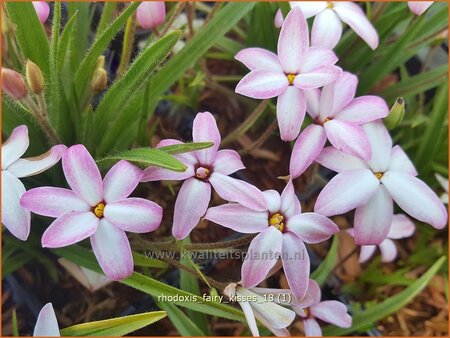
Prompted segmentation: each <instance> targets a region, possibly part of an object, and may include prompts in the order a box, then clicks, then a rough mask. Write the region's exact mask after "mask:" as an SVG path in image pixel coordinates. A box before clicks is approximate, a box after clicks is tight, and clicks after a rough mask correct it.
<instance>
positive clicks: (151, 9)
mask: <svg viewBox="0 0 450 338" xmlns="http://www.w3.org/2000/svg"><path fill="white" fill-rule="evenodd" d="M136 19H137V22H138V23H139V25H140V26H141V27H142V28H145V29H150V28H155V27H156V26H159V25H160V24H162V23H163V22H164V20H165V19H166V5H165V4H164V1H146V2H143V3H141V4H140V5H139V7H138V8H137V10H136Z"/></svg>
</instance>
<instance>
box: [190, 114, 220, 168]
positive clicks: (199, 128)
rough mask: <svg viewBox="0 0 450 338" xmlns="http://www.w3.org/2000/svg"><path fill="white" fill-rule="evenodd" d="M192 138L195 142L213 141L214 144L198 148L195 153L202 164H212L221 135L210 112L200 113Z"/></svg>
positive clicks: (194, 125) (196, 119)
mask: <svg viewBox="0 0 450 338" xmlns="http://www.w3.org/2000/svg"><path fill="white" fill-rule="evenodd" d="M192 140H193V141H194V142H213V143H214V144H213V146H212V147H210V148H207V149H203V150H198V151H196V152H195V154H196V155H197V157H198V160H199V161H200V164H202V165H212V164H213V162H214V158H215V156H216V154H217V150H219V147H220V142H221V137H220V132H219V128H218V127H217V123H216V119H215V118H214V116H212V114H211V113H210V112H204V113H198V114H197V116H196V117H195V119H194V124H193V126H192Z"/></svg>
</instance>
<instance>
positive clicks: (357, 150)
mask: <svg viewBox="0 0 450 338" xmlns="http://www.w3.org/2000/svg"><path fill="white" fill-rule="evenodd" d="M323 126H324V128H325V132H326V133H327V137H328V140H329V141H330V143H331V144H332V145H333V146H334V147H335V148H336V149H338V150H341V151H343V152H344V153H347V154H350V155H354V156H357V157H360V158H362V159H364V160H369V159H370V158H371V157H372V149H371V147H370V144H369V140H368V139H367V136H366V134H365V133H364V129H363V128H362V127H361V126H359V125H357V124H355V123H352V122H347V121H340V120H338V119H333V120H331V121H328V122H326V123H325V124H324V125H323Z"/></svg>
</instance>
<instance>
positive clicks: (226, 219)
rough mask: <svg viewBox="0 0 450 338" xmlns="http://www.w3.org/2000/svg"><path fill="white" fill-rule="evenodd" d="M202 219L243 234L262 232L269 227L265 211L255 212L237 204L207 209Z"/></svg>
mask: <svg viewBox="0 0 450 338" xmlns="http://www.w3.org/2000/svg"><path fill="white" fill-rule="evenodd" d="M204 218H205V219H207V220H210V221H212V222H214V223H217V224H220V225H222V226H224V227H227V228H229V229H232V230H234V231H237V232H240V233H244V234H252V233H258V232H263V231H264V230H266V229H267V227H268V225H269V222H268V218H269V215H268V212H267V211H255V210H252V209H249V208H246V207H244V206H242V205H240V204H238V203H228V204H222V205H219V206H218V207H213V208H209V209H208V211H207V212H206V215H205V217H204Z"/></svg>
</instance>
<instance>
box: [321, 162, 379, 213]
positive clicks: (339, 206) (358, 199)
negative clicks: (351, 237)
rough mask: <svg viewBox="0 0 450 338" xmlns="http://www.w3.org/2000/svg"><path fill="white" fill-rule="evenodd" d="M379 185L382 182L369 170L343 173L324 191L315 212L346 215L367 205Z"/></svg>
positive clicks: (329, 183) (333, 179) (334, 178)
mask: <svg viewBox="0 0 450 338" xmlns="http://www.w3.org/2000/svg"><path fill="white" fill-rule="evenodd" d="M379 185H380V181H378V180H377V179H376V178H375V176H374V175H373V173H372V172H371V171H370V170H368V169H359V170H351V171H344V172H341V173H339V174H337V175H336V176H334V177H333V178H332V179H331V181H330V182H328V184H327V185H326V186H325V188H323V189H322V191H321V192H320V194H319V196H318V197H317V201H316V205H315V206H314V212H317V213H319V214H322V215H325V216H334V215H341V214H344V213H346V212H348V211H350V210H352V209H354V208H358V207H360V206H361V205H364V204H366V203H367V202H368V201H369V200H370V199H371V198H372V196H373V195H374V194H375V192H376V190H377V188H378V186H379Z"/></svg>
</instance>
